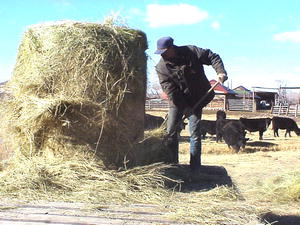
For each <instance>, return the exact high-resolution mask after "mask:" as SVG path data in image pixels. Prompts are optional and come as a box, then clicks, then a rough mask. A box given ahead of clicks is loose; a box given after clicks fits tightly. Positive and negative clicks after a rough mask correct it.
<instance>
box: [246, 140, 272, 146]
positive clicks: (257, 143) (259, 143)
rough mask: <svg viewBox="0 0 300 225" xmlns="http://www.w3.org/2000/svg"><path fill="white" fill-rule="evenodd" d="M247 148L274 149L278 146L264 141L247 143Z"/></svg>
mask: <svg viewBox="0 0 300 225" xmlns="http://www.w3.org/2000/svg"><path fill="white" fill-rule="evenodd" d="M247 146H251V147H275V146H278V144H274V143H271V142H266V141H253V142H247Z"/></svg>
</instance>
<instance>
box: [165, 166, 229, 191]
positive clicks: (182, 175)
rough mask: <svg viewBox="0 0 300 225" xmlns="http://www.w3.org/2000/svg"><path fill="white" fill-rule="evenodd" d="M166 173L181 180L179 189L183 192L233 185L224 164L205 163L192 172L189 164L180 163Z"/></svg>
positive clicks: (171, 177)
mask: <svg viewBox="0 0 300 225" xmlns="http://www.w3.org/2000/svg"><path fill="white" fill-rule="evenodd" d="M164 175H166V176H167V177H169V178H170V179H174V180H181V181H182V183H181V187H180V189H179V188H178V191H182V192H191V191H200V190H210V189H213V188H215V187H217V186H221V185H227V186H233V183H232V180H231V177H230V176H228V173H227V171H226V169H225V168H224V167H222V166H204V165H203V166H201V168H200V169H199V170H197V171H193V172H192V171H191V170H190V168H189V165H183V164H180V165H174V166H173V167H171V168H168V169H166V170H165V174H164ZM171 183H172V182H171ZM171 183H170V186H171V185H172V184H171Z"/></svg>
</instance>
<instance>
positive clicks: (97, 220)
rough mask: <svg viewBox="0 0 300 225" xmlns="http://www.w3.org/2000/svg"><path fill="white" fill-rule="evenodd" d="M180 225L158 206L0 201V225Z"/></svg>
mask: <svg viewBox="0 0 300 225" xmlns="http://www.w3.org/2000/svg"><path fill="white" fill-rule="evenodd" d="M3 224H5V225H23V224H24V225H25V224H26V225H40V224H59V225H64V224H72V225H96V224H101V225H106V224H111V225H117V224H118V225H119V224H139V225H146V224H160V225H167V224H180V223H178V222H176V221H172V220H170V219H168V218H167V217H166V214H165V213H164V212H161V209H160V208H159V207H158V206H155V205H145V204H134V205H128V206H121V205H100V204H99V205H93V206H92V208H91V206H87V205H85V204H82V203H65V202H35V203H20V202H19V203H10V202H9V200H3V201H2V202H1V203H0V225H3Z"/></svg>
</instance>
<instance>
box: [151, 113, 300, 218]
mask: <svg viewBox="0 0 300 225" xmlns="http://www.w3.org/2000/svg"><path fill="white" fill-rule="evenodd" d="M149 113H150V114H153V115H161V116H164V115H165V114H166V113H167V112H149ZM239 117H246V118H255V117H272V115H270V114H269V113H268V112H261V113H256V114H254V113H240V112H233V113H229V114H227V118H231V119H238V118H239ZM215 118H216V117H215V112H204V113H203V116H202V119H208V120H215ZM295 120H296V121H297V122H298V121H299V120H298V119H295ZM298 124H299V122H298ZM271 127H272V125H270V127H269V128H268V130H267V131H266V132H264V135H263V137H264V139H263V140H259V137H258V136H259V135H258V132H253V133H249V132H248V133H247V134H246V137H248V138H249V139H250V140H249V141H248V142H247V145H246V148H245V149H244V150H241V151H240V152H239V153H234V152H233V150H231V149H229V148H228V147H227V145H226V144H225V143H216V141H215V136H210V135H209V134H208V135H207V138H206V139H205V140H202V164H203V165H209V166H221V167H224V168H225V169H226V171H227V173H228V175H229V176H230V177H231V179H232V181H233V183H234V185H235V186H236V187H237V188H238V190H239V191H240V193H241V195H242V196H243V197H244V198H245V199H247V201H249V202H251V203H252V204H253V205H257V207H262V208H266V209H269V210H270V211H272V213H275V214H276V215H277V216H279V215H280V216H281V217H285V218H286V221H288V219H289V218H293V219H295V218H294V217H293V216H296V220H297V223H295V224H300V202H294V203H292V204H283V203H278V204H277V203H274V202H272V201H270V202H268V201H266V202H257V199H256V197H257V196H256V197H254V196H252V191H253V190H254V189H255V188H257V184H258V183H259V182H263V181H264V180H266V179H269V178H272V177H277V176H280V175H283V174H287V173H290V172H294V171H296V170H298V171H299V169H300V168H299V165H300V137H298V136H296V134H295V133H294V132H292V137H286V138H285V137H284V134H285V131H283V130H280V131H279V135H280V137H279V138H278V137H277V138H275V137H274V135H273V130H272V128H271ZM188 137H189V133H188V126H187V127H186V129H185V130H183V131H182V133H181V142H180V150H179V151H180V156H179V161H180V163H181V164H188V163H189V143H188ZM272 215H273V214H272ZM276 215H273V216H275V217H276ZM278 220H279V219H278V218H277V221H278ZM298 222H299V223H298ZM276 224H278V223H276ZM282 224H294V222H293V223H288V222H285V223H284V222H282Z"/></svg>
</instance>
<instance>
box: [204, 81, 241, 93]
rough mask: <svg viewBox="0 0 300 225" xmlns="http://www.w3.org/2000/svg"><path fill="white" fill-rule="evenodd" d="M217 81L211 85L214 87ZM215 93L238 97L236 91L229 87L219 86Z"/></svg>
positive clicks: (211, 82)
mask: <svg viewBox="0 0 300 225" xmlns="http://www.w3.org/2000/svg"><path fill="white" fill-rule="evenodd" d="M216 82H217V81H216V80H211V81H210V85H214V84H215V83H216ZM214 91H215V92H216V93H219V94H226V95H236V93H235V91H233V90H231V89H229V88H228V87H226V86H224V85H222V84H218V85H217V86H216V87H215V88H214Z"/></svg>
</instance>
